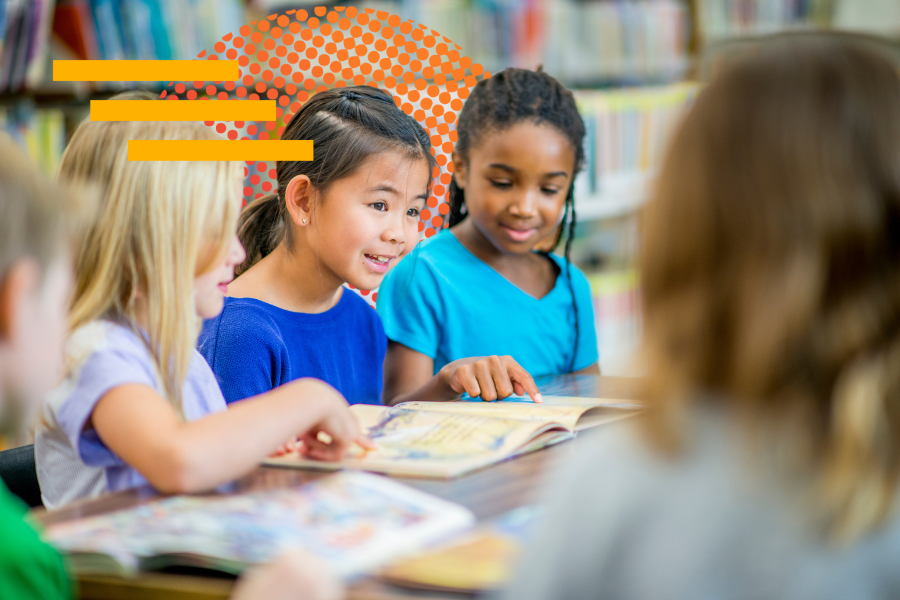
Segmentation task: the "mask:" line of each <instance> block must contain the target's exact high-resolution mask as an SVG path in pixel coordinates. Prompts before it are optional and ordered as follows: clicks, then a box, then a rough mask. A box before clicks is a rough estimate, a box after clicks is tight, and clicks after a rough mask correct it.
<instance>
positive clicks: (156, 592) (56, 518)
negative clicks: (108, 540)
mask: <svg viewBox="0 0 900 600" xmlns="http://www.w3.org/2000/svg"><path fill="white" fill-rule="evenodd" d="M537 384H538V387H539V388H540V390H541V393H543V394H544V395H555V396H582V397H601V398H618V399H628V400H630V399H634V398H636V396H637V394H638V389H637V380H634V379H626V378H615V377H599V376H593V375H563V376H558V377H549V378H540V379H538V380H537ZM578 445H579V441H578V440H577V439H576V440H574V441H572V442H566V443H563V444H559V445H557V446H553V447H550V448H546V449H544V450H541V451H539V452H534V453H532V454H527V455H525V456H521V457H519V458H515V459H513V460H509V461H506V462H504V463H500V464H498V465H494V466H492V467H488V468H486V469H483V470H481V471H477V472H475V473H471V474H469V475H466V476H464V477H461V478H459V479H455V480H451V481H438V480H429V479H405V478H398V479H397V480H398V481H402V482H403V483H406V484H408V485H411V486H413V487H416V488H418V489H420V490H423V491H425V492H428V493H430V494H434V495H435V496H439V497H441V498H444V499H446V500H450V501H452V502H457V503H459V504H462V505H463V506H466V507H468V508H469V509H470V510H472V511H473V512H474V513H475V515H476V516H477V518H478V520H479V521H482V520H485V519H490V518H493V517H496V516H497V515H500V514H502V513H504V512H507V511H509V510H512V509H514V508H518V507H520V506H524V505H527V504H532V503H534V502H536V501H538V499H539V493H540V485H539V484H540V482H541V480H542V476H543V474H544V472H545V471H548V470H552V468H553V465H554V464H556V463H557V462H558V461H560V460H564V459H565V458H566V457H567V456H568V455H570V454H571V453H573V452H577V449H578ZM325 475H326V473H323V472H314V471H300V470H297V469H276V468H265V467H260V468H258V469H256V470H255V471H254V472H253V473H251V474H250V475H248V476H246V477H244V478H242V479H240V480H238V481H236V482H235V483H234V484H233V485H232V486H230V489H229V493H236V492H245V491H251V490H264V489H276V488H284V487H291V486H297V485H300V484H303V483H306V482H308V481H312V480H314V479H317V478H319V477H324V476H325ZM155 498H158V495H157V494H156V493H155V492H154V491H153V490H152V489H149V488H140V489H136V490H129V491H125V492H120V493H116V494H110V495H108V496H104V497H103V498H98V499H96V500H91V501H88V502H83V503H80V504H77V505H73V506H70V507H67V508H64V509H60V510H56V511H52V512H46V511H42V510H39V511H35V512H34V515H35V517H36V518H37V520H38V521H40V522H42V523H44V524H50V523H58V522H61V521H68V520H71V519H77V518H80V517H86V516H91V515H97V514H102V513H107V512H112V511H114V510H120V509H124V508H130V507H132V506H135V505H137V504H141V503H143V502H147V501H149V500H153V499H155ZM79 585H80V589H81V598H82V599H83V600H108V599H113V598H129V599H134V600H151V599H154V600H155V599H159V598H166V599H167V600H169V599H170V600H212V599H221V598H227V596H228V594H229V593H230V591H231V587H232V585H233V580H231V579H223V578H214V577H202V576H187V575H171V574H163V573H147V574H141V575H138V576H136V577H133V578H127V579H123V578H117V577H82V578H80V579H79ZM462 597H464V596H461V595H454V594H446V593H441V594H430V593H426V592H421V591H411V590H405V589H403V588H399V587H396V586H391V585H389V584H387V583H384V582H381V581H379V580H377V579H375V578H368V579H364V580H362V581H359V582H356V583H354V584H352V585H351V586H350V588H349V592H348V598H351V599H354V600H401V599H403V600H408V599H411V598H420V599H431V600H436V599H445V600H449V599H456V600H458V599H459V598H462Z"/></svg>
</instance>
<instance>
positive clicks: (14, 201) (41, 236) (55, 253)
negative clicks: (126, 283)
mask: <svg viewBox="0 0 900 600" xmlns="http://www.w3.org/2000/svg"><path fill="white" fill-rule="evenodd" d="M90 197H91V196H90V195H89V194H83V193H82V194H74V193H72V192H70V191H68V190H67V189H65V188H63V187H61V186H58V185H56V184H53V183H51V182H50V181H48V180H47V179H46V178H45V177H44V176H43V175H41V173H40V172H39V171H38V169H37V167H35V166H34V164H33V163H32V162H31V160H29V159H28V157H27V156H26V155H25V153H24V152H23V151H22V150H21V149H20V148H19V147H18V146H16V144H15V142H13V141H12V139H11V138H10V137H9V136H7V135H6V134H0V281H2V280H3V279H4V278H5V277H6V275H7V273H8V272H9V270H10V269H11V268H12V267H13V265H15V263H16V262H17V261H19V260H22V259H23V258H26V257H28V258H32V259H34V260H36V261H37V263H38V265H39V266H40V267H41V269H42V270H45V269H46V267H47V266H49V264H50V263H51V262H53V261H54V260H55V259H57V258H59V257H60V256H61V255H62V254H63V252H65V251H66V250H70V249H72V248H70V247H69V246H68V244H70V243H74V242H75V241H76V240H77V238H78V234H80V233H81V226H82V225H83V224H84V221H86V220H88V217H89V215H88V213H89V209H90V208H91V206H89V203H88V202H86V200H87V199H90Z"/></svg>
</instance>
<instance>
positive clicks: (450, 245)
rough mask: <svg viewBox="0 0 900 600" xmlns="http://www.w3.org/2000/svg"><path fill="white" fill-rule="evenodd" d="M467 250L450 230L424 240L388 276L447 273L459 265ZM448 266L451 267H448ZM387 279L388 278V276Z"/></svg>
mask: <svg viewBox="0 0 900 600" xmlns="http://www.w3.org/2000/svg"><path fill="white" fill-rule="evenodd" d="M465 252H466V251H465V249H464V248H463V246H462V244H460V243H459V242H458V241H457V240H456V237H455V236H454V235H453V234H452V233H451V232H450V231H442V232H441V233H439V234H437V235H435V236H432V237H430V238H428V239H427V240H422V241H421V242H419V243H418V244H416V246H415V248H413V249H412V251H410V253H409V254H407V255H406V256H405V257H404V258H403V260H401V261H400V262H399V263H398V264H397V266H396V267H394V269H393V270H392V271H391V272H390V273H388V277H393V278H395V279H396V278H397V277H399V276H404V275H405V276H407V277H410V278H411V277H418V276H419V274H420V273H428V272H431V273H447V272H448V271H452V270H453V268H454V267H458V266H459V264H460V261H461V259H462V257H461V254H464V253H465ZM448 267H450V268H449V269H448ZM386 279H387V278H386Z"/></svg>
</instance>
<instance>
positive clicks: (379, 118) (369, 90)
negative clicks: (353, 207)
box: [235, 85, 435, 275]
mask: <svg viewBox="0 0 900 600" xmlns="http://www.w3.org/2000/svg"><path fill="white" fill-rule="evenodd" d="M281 139H284V140H312V142H313V152H314V153H315V160H311V161H278V163H277V173H278V191H277V192H276V193H274V194H269V195H268V196H264V197H262V198H260V199H258V200H255V201H254V202H252V203H250V204H249V205H247V207H246V208H245V209H244V211H243V212H242V213H241V217H240V222H239V225H238V237H239V238H240V240H241V244H243V246H244V249H245V250H246V251H247V259H246V260H245V261H244V262H243V263H242V264H241V265H239V266H238V267H237V268H235V275H240V274H241V273H243V272H244V271H246V270H247V269H249V268H250V267H252V266H253V265H254V264H256V263H257V262H259V260H260V259H262V258H263V257H264V256H266V255H268V254H269V253H270V252H272V250H274V249H275V248H276V247H277V246H278V244H280V243H281V242H282V241H284V242H285V244H287V247H288V249H290V248H291V245H292V243H293V241H292V233H291V232H292V229H291V227H290V223H289V219H288V218H286V217H287V205H286V204H285V199H284V194H285V192H286V191H287V186H288V184H289V183H290V182H291V180H292V179H294V177H297V176H298V175H306V176H307V177H309V179H310V182H311V183H312V185H313V187H314V188H316V190H317V191H319V192H324V191H325V190H327V189H328V187H329V186H330V185H331V184H332V183H334V182H335V181H337V180H338V179H343V178H345V177H350V176H351V175H353V174H354V173H355V172H356V170H357V169H359V167H360V166H362V164H363V163H364V162H365V161H366V160H367V159H368V158H369V157H371V156H374V155H376V154H379V153H382V152H388V151H395V152H397V151H400V152H405V153H406V154H407V155H408V156H409V157H410V158H411V159H414V160H415V159H424V160H427V161H428V167H429V169H428V171H429V183H428V186H429V187H431V180H430V177H431V173H432V170H433V167H434V166H435V160H434V156H433V155H432V154H431V141H430V139H429V137H428V133H427V132H426V131H425V129H423V128H422V126H421V125H419V123H418V122H416V120H415V119H413V118H412V117H411V116H409V115H407V114H406V113H404V112H403V111H401V110H400V109H399V108H397V105H396V104H395V103H394V101H393V100H392V99H391V97H390V95H388V94H387V93H386V92H384V91H382V90H379V89H377V88H373V87H370V86H366V85H364V86H358V87H348V88H337V89H332V90H326V91H324V92H320V93H318V94H316V95H315V96H313V97H312V98H310V99H309V101H308V102H306V104H304V105H303V108H301V109H300V110H299V111H297V113H296V114H295V115H294V117H293V118H292V119H291V121H290V123H288V126H287V128H286V129H285V131H284V134H283V135H282V136H281Z"/></svg>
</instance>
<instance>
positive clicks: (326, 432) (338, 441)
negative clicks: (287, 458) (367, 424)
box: [299, 382, 375, 460]
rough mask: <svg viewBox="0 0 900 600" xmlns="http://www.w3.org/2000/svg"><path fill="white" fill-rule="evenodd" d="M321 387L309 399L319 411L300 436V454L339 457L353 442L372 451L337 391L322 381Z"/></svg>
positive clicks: (329, 458)
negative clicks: (319, 391)
mask: <svg viewBox="0 0 900 600" xmlns="http://www.w3.org/2000/svg"><path fill="white" fill-rule="evenodd" d="M322 387H323V388H324V389H323V390H322V391H321V393H320V394H318V395H317V396H315V399H314V400H313V401H312V402H311V404H313V407H311V409H312V410H315V409H316V408H317V409H319V410H320V412H319V415H320V416H319V418H318V420H317V421H316V422H315V423H314V424H313V425H312V427H310V428H309V429H307V430H306V431H305V432H303V433H301V434H300V436H299V440H300V442H302V444H301V445H300V447H299V451H300V453H301V454H302V455H303V456H306V457H309V458H315V459H317V460H340V459H341V458H343V456H344V453H345V452H346V451H347V450H348V449H349V448H350V447H351V446H353V445H354V444H359V445H360V446H362V447H363V448H364V449H367V450H372V449H374V448H375V444H373V443H372V440H370V439H369V438H368V437H366V436H365V434H363V432H362V429H361V428H360V426H359V421H357V420H356V416H355V415H354V414H353V413H352V412H350V408H349V407H348V406H347V401H346V400H344V397H343V396H341V395H340V394H339V393H338V391H337V390H335V389H334V388H332V387H331V386H328V385H327V384H325V383H324V382H322Z"/></svg>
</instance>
